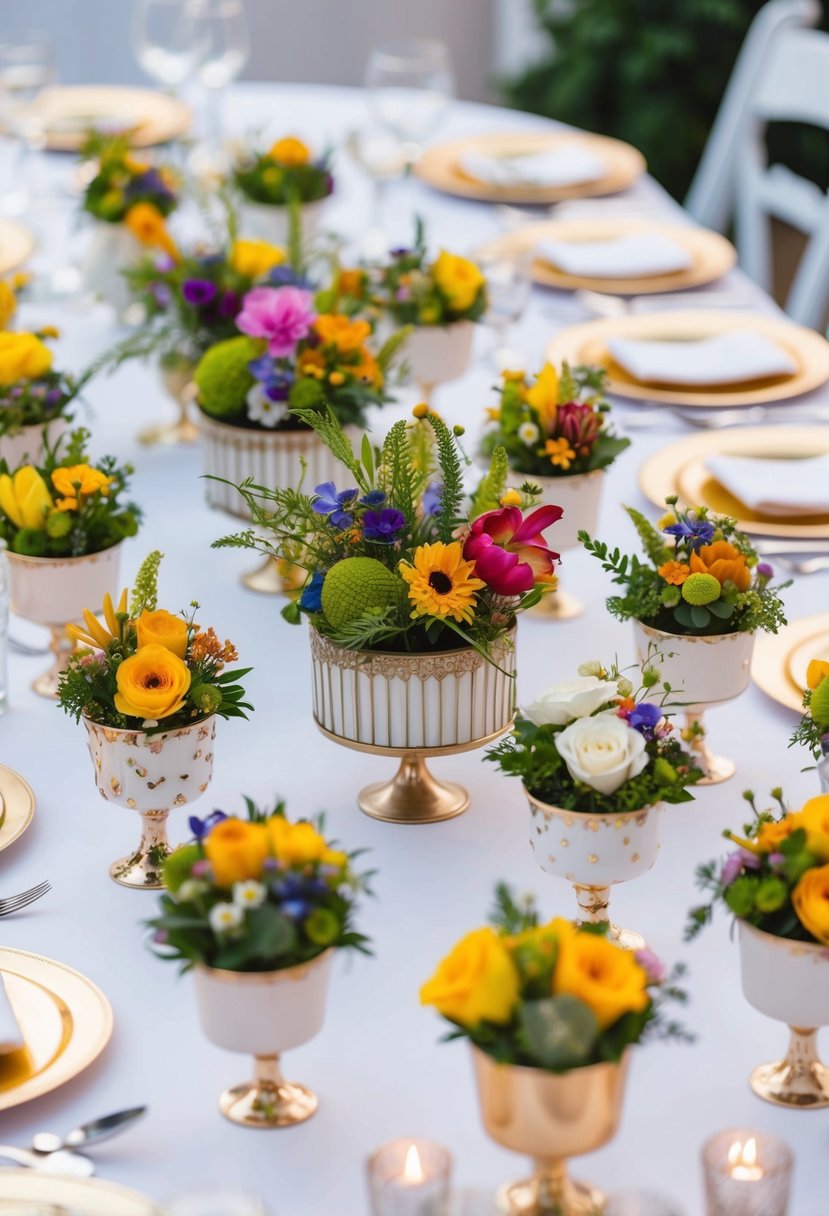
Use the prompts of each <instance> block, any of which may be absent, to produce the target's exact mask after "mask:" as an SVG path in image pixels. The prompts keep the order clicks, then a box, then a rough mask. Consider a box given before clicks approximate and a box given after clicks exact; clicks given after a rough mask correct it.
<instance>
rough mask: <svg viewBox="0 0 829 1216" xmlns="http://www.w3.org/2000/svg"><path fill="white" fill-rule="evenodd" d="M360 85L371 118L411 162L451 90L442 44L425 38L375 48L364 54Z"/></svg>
mask: <svg viewBox="0 0 829 1216" xmlns="http://www.w3.org/2000/svg"><path fill="white" fill-rule="evenodd" d="M365 84H366V88H367V89H368V92H369V105H370V107H371V110H372V113H373V115H374V117H375V119H376V120H377V121H378V122H379V123H380V124H381V126H383V127H385V128H386V130H388V131H390V132H391V133H392V135H394V136H395V137H396V138H397V139H398V140H399V141H400V142H401V143H402V144H403V145H404V146H406V147H407V150H408V152H409V161H410V162H411V161H414V160H415V159H416V157H417V156H418V154H419V151H420V145H421V144H422V143H423V142H424V140H426V139H427V138H428V137H429V136H430V135H431V134H432V133H433V132H434V131H435V129H436V128H437V127H438V125H439V124H440V122H441V120H442V119H443V117H444V115H445V113H446V110H447V108H448V106H449V102H450V99H451V98H452V95H453V93H454V87H455V82H454V77H453V75H452V63H451V60H450V58H449V49H448V47H447V46H446V45H445V43H443V42H441V41H440V40H439V39H430V38H414V39H408V40H405V41H401V42H390V43H386V44H383V45H381V46H377V47H375V48H374V49H373V50H372V52H371V54H370V55H369V60H368V65H367V67H366V74H365Z"/></svg>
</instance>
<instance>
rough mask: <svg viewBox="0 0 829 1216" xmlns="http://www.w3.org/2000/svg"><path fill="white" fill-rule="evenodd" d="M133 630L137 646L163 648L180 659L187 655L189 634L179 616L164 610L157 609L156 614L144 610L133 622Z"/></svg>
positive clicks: (184, 622)
mask: <svg viewBox="0 0 829 1216" xmlns="http://www.w3.org/2000/svg"><path fill="white" fill-rule="evenodd" d="M135 629H136V632H137V634H138V645H139V646H149V645H152V644H157V645H159V646H164V647H166V649H167V650H171V651H172V652H173V654H177V655H178V657H179V658H180V659H183V658H184V657H185V655H186V654H187V640H188V634H189V629H188V625H187V622H186V621H185V620H182V618H181V617H180V616H174V615H173V613H172V612H167V611H166V610H165V609H164V608H159V609H158V611H156V612H147V611H146V610H145V611H144V612H142V613H141V615H140V617H139V618H138V620H137V621H136V622H135Z"/></svg>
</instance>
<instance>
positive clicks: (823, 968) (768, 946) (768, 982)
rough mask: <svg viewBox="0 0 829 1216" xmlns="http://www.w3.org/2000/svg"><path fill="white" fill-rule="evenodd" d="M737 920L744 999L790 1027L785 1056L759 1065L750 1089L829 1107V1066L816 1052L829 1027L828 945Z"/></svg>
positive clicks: (790, 1102)
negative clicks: (819, 1038) (821, 1035)
mask: <svg viewBox="0 0 829 1216" xmlns="http://www.w3.org/2000/svg"><path fill="white" fill-rule="evenodd" d="M738 924H739V928H740V971H741V974H742V981H743V993H744V994H745V998H746V1000H747V1001H748V1003H749V1004H750V1005H753V1006H754V1008H755V1009H756V1010H757V1011H758V1012H759V1013H763V1014H765V1015H766V1017H769V1018H775V1019H776V1020H777V1021H778V1022H785V1023H786V1024H787V1025H788V1027H789V1031H790V1038H789V1049H788V1051H787V1052H786V1056H785V1059H783V1060H780V1061H779V1062H778V1063H776V1064H761V1065H760V1066H759V1068H755V1070H754V1072H753V1073H752V1074H751V1079H750V1084H751V1088H752V1089H753V1090H754V1092H755V1093H756V1094H757V1095H758V1097H760V1098H765V1100H766V1101H767V1102H773V1103H775V1104H776V1105H778V1106H788V1107H798V1108H800V1109H803V1110H806V1109H810V1110H812V1109H817V1108H819V1107H823V1106H829V1068H827V1066H826V1065H825V1064H823V1063H822V1062H821V1060H820V1059H819V1058H818V1054H817V1030H818V1028H819V1027H821V1026H829V947H827V946H821V945H818V944H817V943H814V942H795V941H791V940H790V939H789V938H785V937H775V936H774V935H773V934H771V933H765V932H763V930H762V929H757V928H755V927H754V926H753V925H749V924H748V923H747V922H746V921H744V920H740V921H738Z"/></svg>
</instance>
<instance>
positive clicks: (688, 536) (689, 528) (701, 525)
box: [663, 515, 716, 549]
mask: <svg viewBox="0 0 829 1216" xmlns="http://www.w3.org/2000/svg"><path fill="white" fill-rule="evenodd" d="M663 531H664V532H666V533H667V535H668V536H675V537H676V539H677V540H685V541H687V542H688V547H689V548H690V549H699V548H700V546H701V545H710V544H711V541H712V540H713V539H714V532H715V531H716V529H715V527H714V525H713V524H712V523H711V521H710V520H708V519H694V517H693V516H692V515H688V516H687V517H686V518H685V519H679V520H677V522H676V523H675V524H669V525H668V527H667V528H664V529H663Z"/></svg>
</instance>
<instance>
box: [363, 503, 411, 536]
mask: <svg viewBox="0 0 829 1216" xmlns="http://www.w3.org/2000/svg"><path fill="white" fill-rule="evenodd" d="M363 525H364V526H363V536H364V537H365V538H366V540H376V541H380V542H381V543H382V544H385V545H390V544H392V542H393V541H395V540H396V539H397V533H398V532H399V531H400V530H401V528H405V526H406V517H405V515H404V514H403V513H402V511H395V510H394V508H393V507H386V508H385V510H384V511H366V513H365V516H364V519H363Z"/></svg>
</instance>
